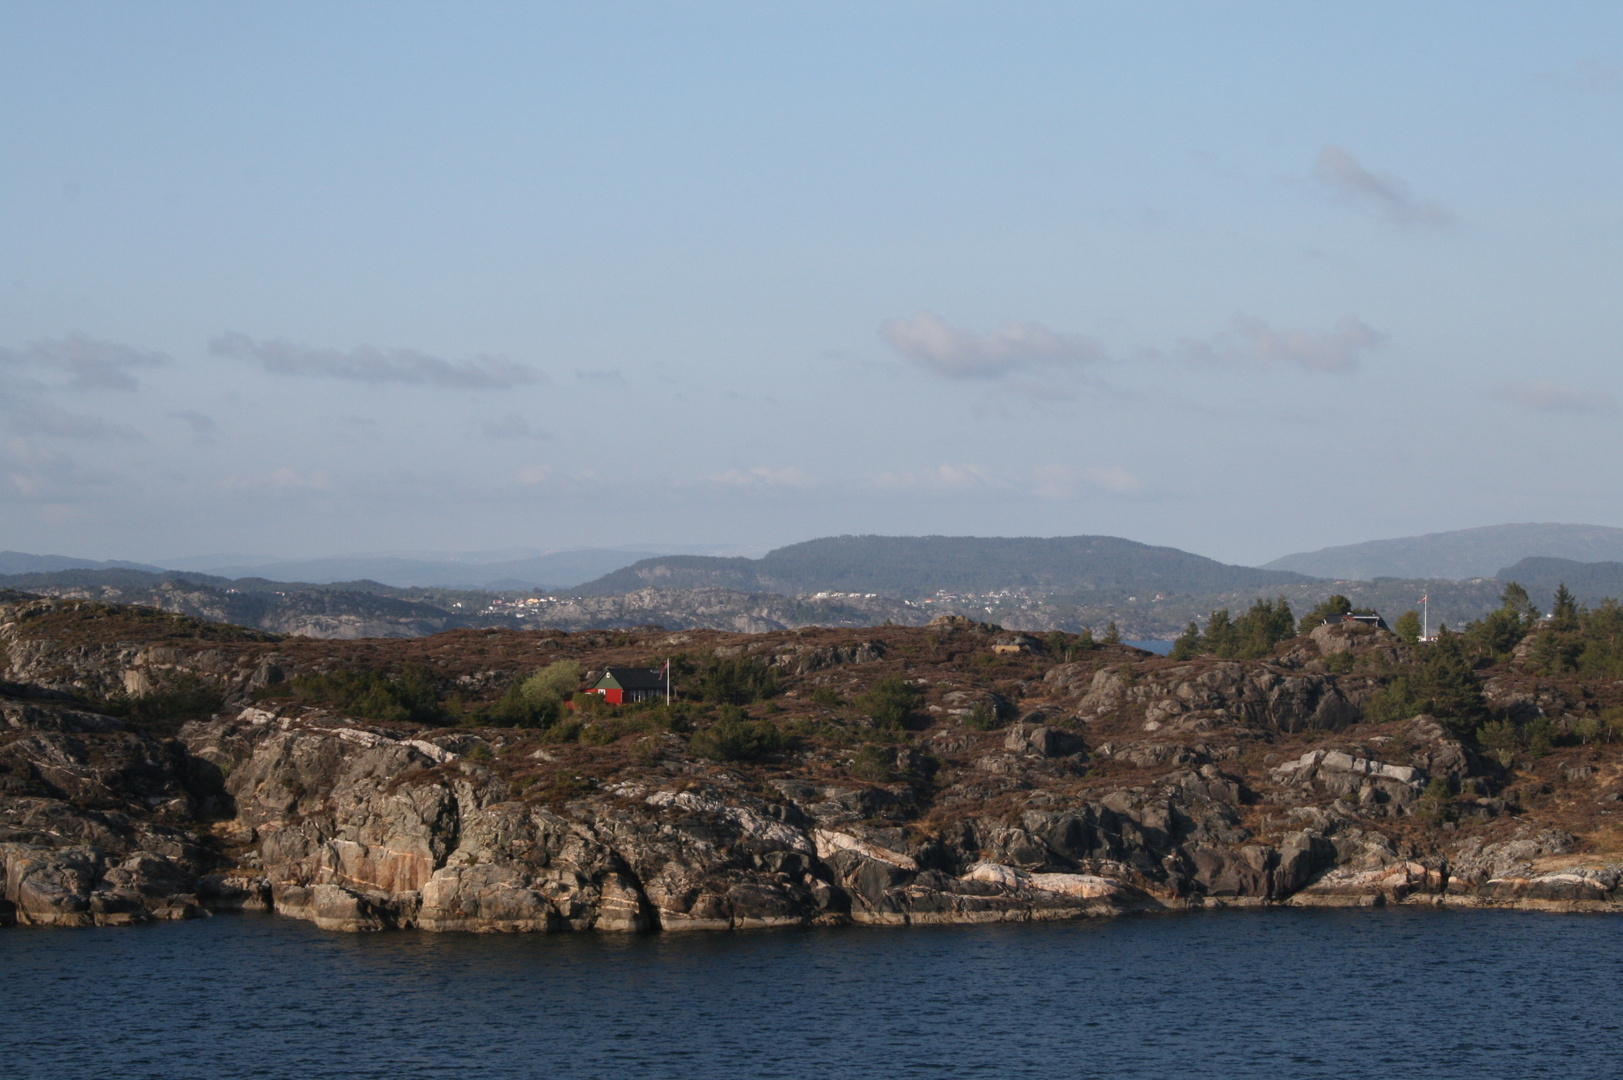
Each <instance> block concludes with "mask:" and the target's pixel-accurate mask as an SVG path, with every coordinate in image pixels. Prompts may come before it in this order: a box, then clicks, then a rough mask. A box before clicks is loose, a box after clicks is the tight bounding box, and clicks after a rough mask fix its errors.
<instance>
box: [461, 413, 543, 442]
mask: <svg viewBox="0 0 1623 1080" xmlns="http://www.w3.org/2000/svg"><path fill="white" fill-rule="evenodd" d="M479 430H480V432H482V433H483V434H484V436H485V438H487V439H550V438H552V435H551V433H550V432H546V431H542V430H541V429H539V428H537V427H535V426H534V425H532V424H531V423H530V421H529V420H528V419H526V418H525V417H524V415H523V414H522V413H516V412H512V413H508V414H506V415H505V416H493V417H490V418H488V419H485V420H482V421H480V424H479Z"/></svg>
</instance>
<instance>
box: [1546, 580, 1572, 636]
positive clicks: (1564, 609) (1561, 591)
mask: <svg viewBox="0 0 1623 1080" xmlns="http://www.w3.org/2000/svg"><path fill="white" fill-rule="evenodd" d="M1550 621H1551V622H1553V623H1554V624H1555V628H1556V629H1557V630H1576V629H1578V600H1577V598H1576V597H1574V596H1573V595H1572V593H1571V592H1569V591H1568V590H1567V583H1566V582H1564V581H1563V582H1562V583H1561V584H1560V585H1558V586H1556V590H1555V604H1554V605H1553V606H1552V607H1551V609H1550Z"/></svg>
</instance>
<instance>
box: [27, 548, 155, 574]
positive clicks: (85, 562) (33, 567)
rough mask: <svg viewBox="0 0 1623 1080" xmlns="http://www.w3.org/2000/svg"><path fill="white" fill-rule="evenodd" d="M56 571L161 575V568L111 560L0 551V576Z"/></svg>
mask: <svg viewBox="0 0 1623 1080" xmlns="http://www.w3.org/2000/svg"><path fill="white" fill-rule="evenodd" d="M58 570H145V571H148V572H149V573H160V574H161V573H162V572H163V567H161V566H148V565H147V564H146V563H136V562H125V561H123V560H122V559H112V560H108V561H106V562H101V561H98V560H96V559H75V558H72V557H70V556H67V555H30V554H28V553H27V552H23V551H0V576H5V575H8V574H50V573H54V572H55V571H58Z"/></svg>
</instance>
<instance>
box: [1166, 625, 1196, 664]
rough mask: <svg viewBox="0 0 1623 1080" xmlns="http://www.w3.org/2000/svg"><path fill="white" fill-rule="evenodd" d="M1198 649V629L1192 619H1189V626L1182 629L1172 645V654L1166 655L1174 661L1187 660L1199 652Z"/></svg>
mask: <svg viewBox="0 0 1623 1080" xmlns="http://www.w3.org/2000/svg"><path fill="white" fill-rule="evenodd" d="M1200 647H1201V640H1200V627H1199V626H1198V625H1197V624H1196V623H1195V620H1194V619H1190V620H1189V625H1188V626H1186V627H1184V630H1183V633H1181V634H1179V635H1178V639H1177V640H1176V641H1174V642H1173V643H1172V652H1170V653H1168V654H1167V655H1169V656H1170V657H1172V659H1174V660H1188V659H1189V658H1190V657H1192V656H1195V655H1196V654H1198V653H1199V652H1200Z"/></svg>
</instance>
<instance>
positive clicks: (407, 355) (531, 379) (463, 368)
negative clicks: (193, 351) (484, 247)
mask: <svg viewBox="0 0 1623 1080" xmlns="http://www.w3.org/2000/svg"><path fill="white" fill-rule="evenodd" d="M209 353H210V355H213V356H220V357H225V358H228V359H232V360H245V361H248V362H250V363H256V364H258V365H259V366H260V367H261V368H263V369H264V370H265V371H268V372H270V373H272V374H275V375H300V376H306V377H311V378H329V379H350V380H353V381H356V382H370V383H405V384H410V385H423V384H428V385H433V386H442V387H446V388H449V389H457V390H502V389H508V388H511V387H514V386H523V385H527V384H531V383H538V382H542V381H543V380H544V378H545V376H543V375H542V373H541V372H539V371H537V370H536V369H535V368H533V367H530V366H529V365H527V364H520V363H516V362H514V361H512V360H505V359H502V358H501V357H494V356H479V357H477V358H475V359H473V360H446V359H443V358H441V357H438V356H430V355H428V354H427V353H420V352H417V351H415V350H413V349H379V348H375V347H373V346H371V345H360V346H357V347H355V348H353V349H351V350H349V351H348V352H339V351H338V350H336V349H314V348H309V347H307V346H303V345H295V344H293V343H291V342H289V341H285V340H283V339H281V338H277V339H275V340H272V341H254V340H253V339H251V338H249V337H248V336H246V335H244V334H221V335H219V336H218V337H216V338H214V339H213V340H212V341H210V342H209Z"/></svg>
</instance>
